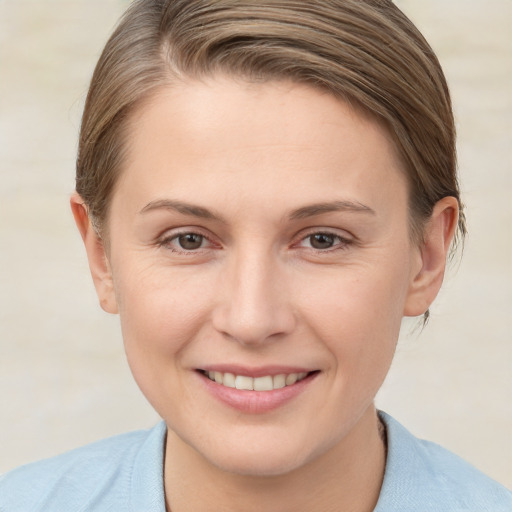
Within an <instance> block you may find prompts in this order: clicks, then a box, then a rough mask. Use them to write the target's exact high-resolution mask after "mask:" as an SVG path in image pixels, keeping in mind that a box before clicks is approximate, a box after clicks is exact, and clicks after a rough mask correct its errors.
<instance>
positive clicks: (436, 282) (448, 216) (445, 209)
mask: <svg viewBox="0 0 512 512" xmlns="http://www.w3.org/2000/svg"><path fill="white" fill-rule="evenodd" d="M458 218H459V204H458V202H457V199H455V198H454V197H444V198H443V199H441V200H440V201H438V202H437V203H436V205H435V206H434V209H433V212H432V216H431V217H430V219H429V221H428V223H427V225H426V227H425V232H424V239H423V242H422V244H421V246H420V247H418V251H419V252H418V257H419V260H418V265H417V269H418V270H415V271H414V273H413V275H412V276H411V284H410V287H409V291H408V295H407V300H406V303H405V307H404V316H419V315H422V314H423V313H425V311H427V309H428V308H429V307H430V305H431V304H432V302H433V301H434V299H435V298H436V296H437V294H438V292H439V289H440V288H441V284H442V283H443V278H444V273H445V269H446V259H447V256H448V251H449V249H450V244H451V242H452V240H453V236H454V234H455V229H456V228H457V222H458Z"/></svg>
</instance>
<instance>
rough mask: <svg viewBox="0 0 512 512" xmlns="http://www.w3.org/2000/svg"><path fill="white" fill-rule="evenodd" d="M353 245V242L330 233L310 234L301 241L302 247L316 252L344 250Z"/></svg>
mask: <svg viewBox="0 0 512 512" xmlns="http://www.w3.org/2000/svg"><path fill="white" fill-rule="evenodd" d="M351 243H352V240H350V239H348V238H344V237H342V236H340V235H336V234H334V233H329V232H316V233H310V234H309V235H307V236H306V237H305V238H303V239H302V240H301V241H300V244H299V245H300V246H302V247H306V248H311V249H314V250H316V251H328V250H329V249H332V250H334V249H344V248H346V247H347V246H348V245H350V244H351Z"/></svg>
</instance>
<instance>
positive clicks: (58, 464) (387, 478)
mask: <svg viewBox="0 0 512 512" xmlns="http://www.w3.org/2000/svg"><path fill="white" fill-rule="evenodd" d="M380 415H381V418H382V419H383V421H384V424H385V425H386V430H387V438H388V455H387V461H386V471H385V475H384V482H383V485H382V489H381V493H380V497H379V501H378V503H377V507H376V508H375V511H374V512H512V493H511V492H510V491H508V490H507V489H506V488H505V487H503V486H501V485H500V484H498V483H496V482H494V481H493V480H491V479H490V478H488V477H487V476H485V475H483V474H482V473H480V472H479V471H478V470H476V469H475V468H473V467H472V466H471V465H469V464H468V463H467V462H464V461H463V460H462V459H460V458H459V457H457V456H456V455H454V454H452V453H450V452H448V451H447V450H445V449H444V448H441V447H440V446H438V445H436V444H434V443H430V442H428V441H421V440H419V439H416V438H415V437H414V436H413V435H412V434H410V433H409V432H408V431H407V430H406V429H405V428H404V427H402V426H401V425H400V424H399V423H398V422H397V421H395V420H394V419H393V418H391V417H390V416H388V415H387V414H385V413H380ZM165 433H166V427H165V424H164V423H163V422H162V423H160V424H158V425H157V426H156V427H154V428H153V429H151V430H148V431H139V432H133V433H129V434H123V435H120V436H116V437H112V438H110V439H105V440H103V441H99V442H97V443H94V444H91V445H88V446H85V447H83V448H78V449H76V450H73V451H71V452H68V453H65V454H63V455H60V456H58V457H54V458H52V459H48V460H44V461H41V462H36V463H33V464H28V465H26V466H23V467H21V468H19V469H16V470H14V471H12V472H10V473H7V474H6V475H4V476H3V477H1V478H0V512H86V511H87V512H107V511H109V512H165V499H164V488H163V454H164V443H165ZM319 512H321V511H319Z"/></svg>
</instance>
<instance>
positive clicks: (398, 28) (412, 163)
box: [76, 0, 465, 239]
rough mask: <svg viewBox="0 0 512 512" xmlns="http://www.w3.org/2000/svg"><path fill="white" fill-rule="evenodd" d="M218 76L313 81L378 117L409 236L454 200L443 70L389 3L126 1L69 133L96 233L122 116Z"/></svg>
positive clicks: (117, 154)
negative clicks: (404, 190)
mask: <svg viewBox="0 0 512 512" xmlns="http://www.w3.org/2000/svg"><path fill="white" fill-rule="evenodd" d="M218 72H220V73H228V74H232V75H234V76H241V77H243V78H246V79H249V80H262V81H265V80H280V79H289V80H292V81H296V82H301V83H306V84H310V85H312V86H314V87H320V88H322V89H324V90H328V91H330V92H332V93H333V94H334V95H336V96H337V97H339V98H341V99H343V100H345V101H347V102H349V103H351V104H352V105H354V106H355V107H357V108H362V109H363V110H365V111H366V112H368V113H370V114H371V115H372V116H374V117H376V118H377V119H379V120H381V121H382V122H384V123H385V124H386V125H387V127H388V129H389V131H390V133H391V135H392V137H393V139H394V141H395V144H396V147H397V149H398V152H399V154H400V155H401V157H402V159H403V162H404V164H405V168H406V170H407V178H408V183H409V197H410V212H411V220H412V222H411V226H412V231H413V234H414V235H415V238H417V239H421V231H422V227H423V224H424V221H425V220H427V219H428V218H429V217H430V215H431V213H432V209H433V207H434V205H435V203H436V202H437V201H439V200H440V199H441V198H443V197H445V196H454V197H455V198H457V200H458V201H459V204H460V203H461V202H460V194H459V186H458V183H457V173H456V151H455V125H454V119H453V113H452V108H451V101H450V94H449V91H448V86H447V84H446V80H445V77H444V74H443V71H442V69H441V66H440V64H439V61H438V60H437V58H436V56H435V54H434V52H433V51H432V49H431V48H430V46H429V44H428V43H427V41H426V40H425V39H424V38H423V36H422V35H421V34H420V32H419V31H418V30H417V28H416V27H415V26H414V25H413V23H412V22H411V21H410V20H409V19H408V18H407V17H406V16H405V15H404V14H403V13H402V12H401V11H400V10H399V9H398V8H397V7H396V6H395V5H394V4H393V3H392V2H391V1H390V0H308V1H307V2H304V1H302V0H135V1H134V2H133V3H132V4H131V6H130V7H129V9H128V10H127V12H126V13H125V15H124V16H123V18H122V19H121V21H120V23H119V24H118V26H117V28H116V30H115V31H114V33H113V35H112V36H111V38H110V39H109V41H108V42H107V44H106V46H105V49H104V50H103V53H102V55H101V57H100V59H99V62H98V64H97V66H96V69H95V71H94V75H93V77H92V81H91V86H90V89H89V93H88V96H87V100H86V105H85V110H84V115H83V120H82V128H81V133H80V143H79V151H78V158H77V174H76V189H77V192H78V193H79V194H80V196H81V197H82V199H83V200H84V202H85V204H86V206H87V208H88V211H89V215H90V217H91V219H92V220H93V222H94V224H95V226H96V227H97V229H98V230H99V231H100V232H101V230H102V228H103V227H104V225H105V221H106V218H107V215H108V207H109V203H110V199H111V195H112V193H113V190H114V187H115V184H116V181H117V177H118V175H119V173H120V172H121V168H122V163H123V158H124V155H125V145H126V144H125V142H126V141H125V139H126V137H127V130H126V128H127V124H128V123H127V121H128V120H129V117H130V114H131V112H132V111H133V110H134V108H135V107H136V106H137V105H139V104H140V102H141V101H143V100H144V99H146V98H147V97H148V96H150V95H151V94H153V93H154V92H155V91H156V90H158V89H159V88H160V87H162V86H165V85H169V84H172V81H173V78H177V77H179V76H180V75H181V76H187V77H201V76H208V75H212V74H215V73H218ZM464 234H465V222H464V215H463V213H462V205H461V215H460V217H459V235H460V236H463V235H464Z"/></svg>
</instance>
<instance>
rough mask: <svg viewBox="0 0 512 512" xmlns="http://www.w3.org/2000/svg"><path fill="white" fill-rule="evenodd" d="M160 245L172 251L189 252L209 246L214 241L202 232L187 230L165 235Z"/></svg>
mask: <svg viewBox="0 0 512 512" xmlns="http://www.w3.org/2000/svg"><path fill="white" fill-rule="evenodd" d="M158 245H160V246H161V247H164V248H166V249H170V250H171V251H172V252H176V253H187V252H194V251H198V250H200V249H205V248H208V247H209V246H210V245H212V243H211V242H210V240H209V239H208V238H207V237H206V236H204V235H202V234H200V233H195V232H193V231H186V232H182V233H177V234H174V235H169V236H165V237H164V238H162V239H161V240H160V242H159V243H158Z"/></svg>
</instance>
